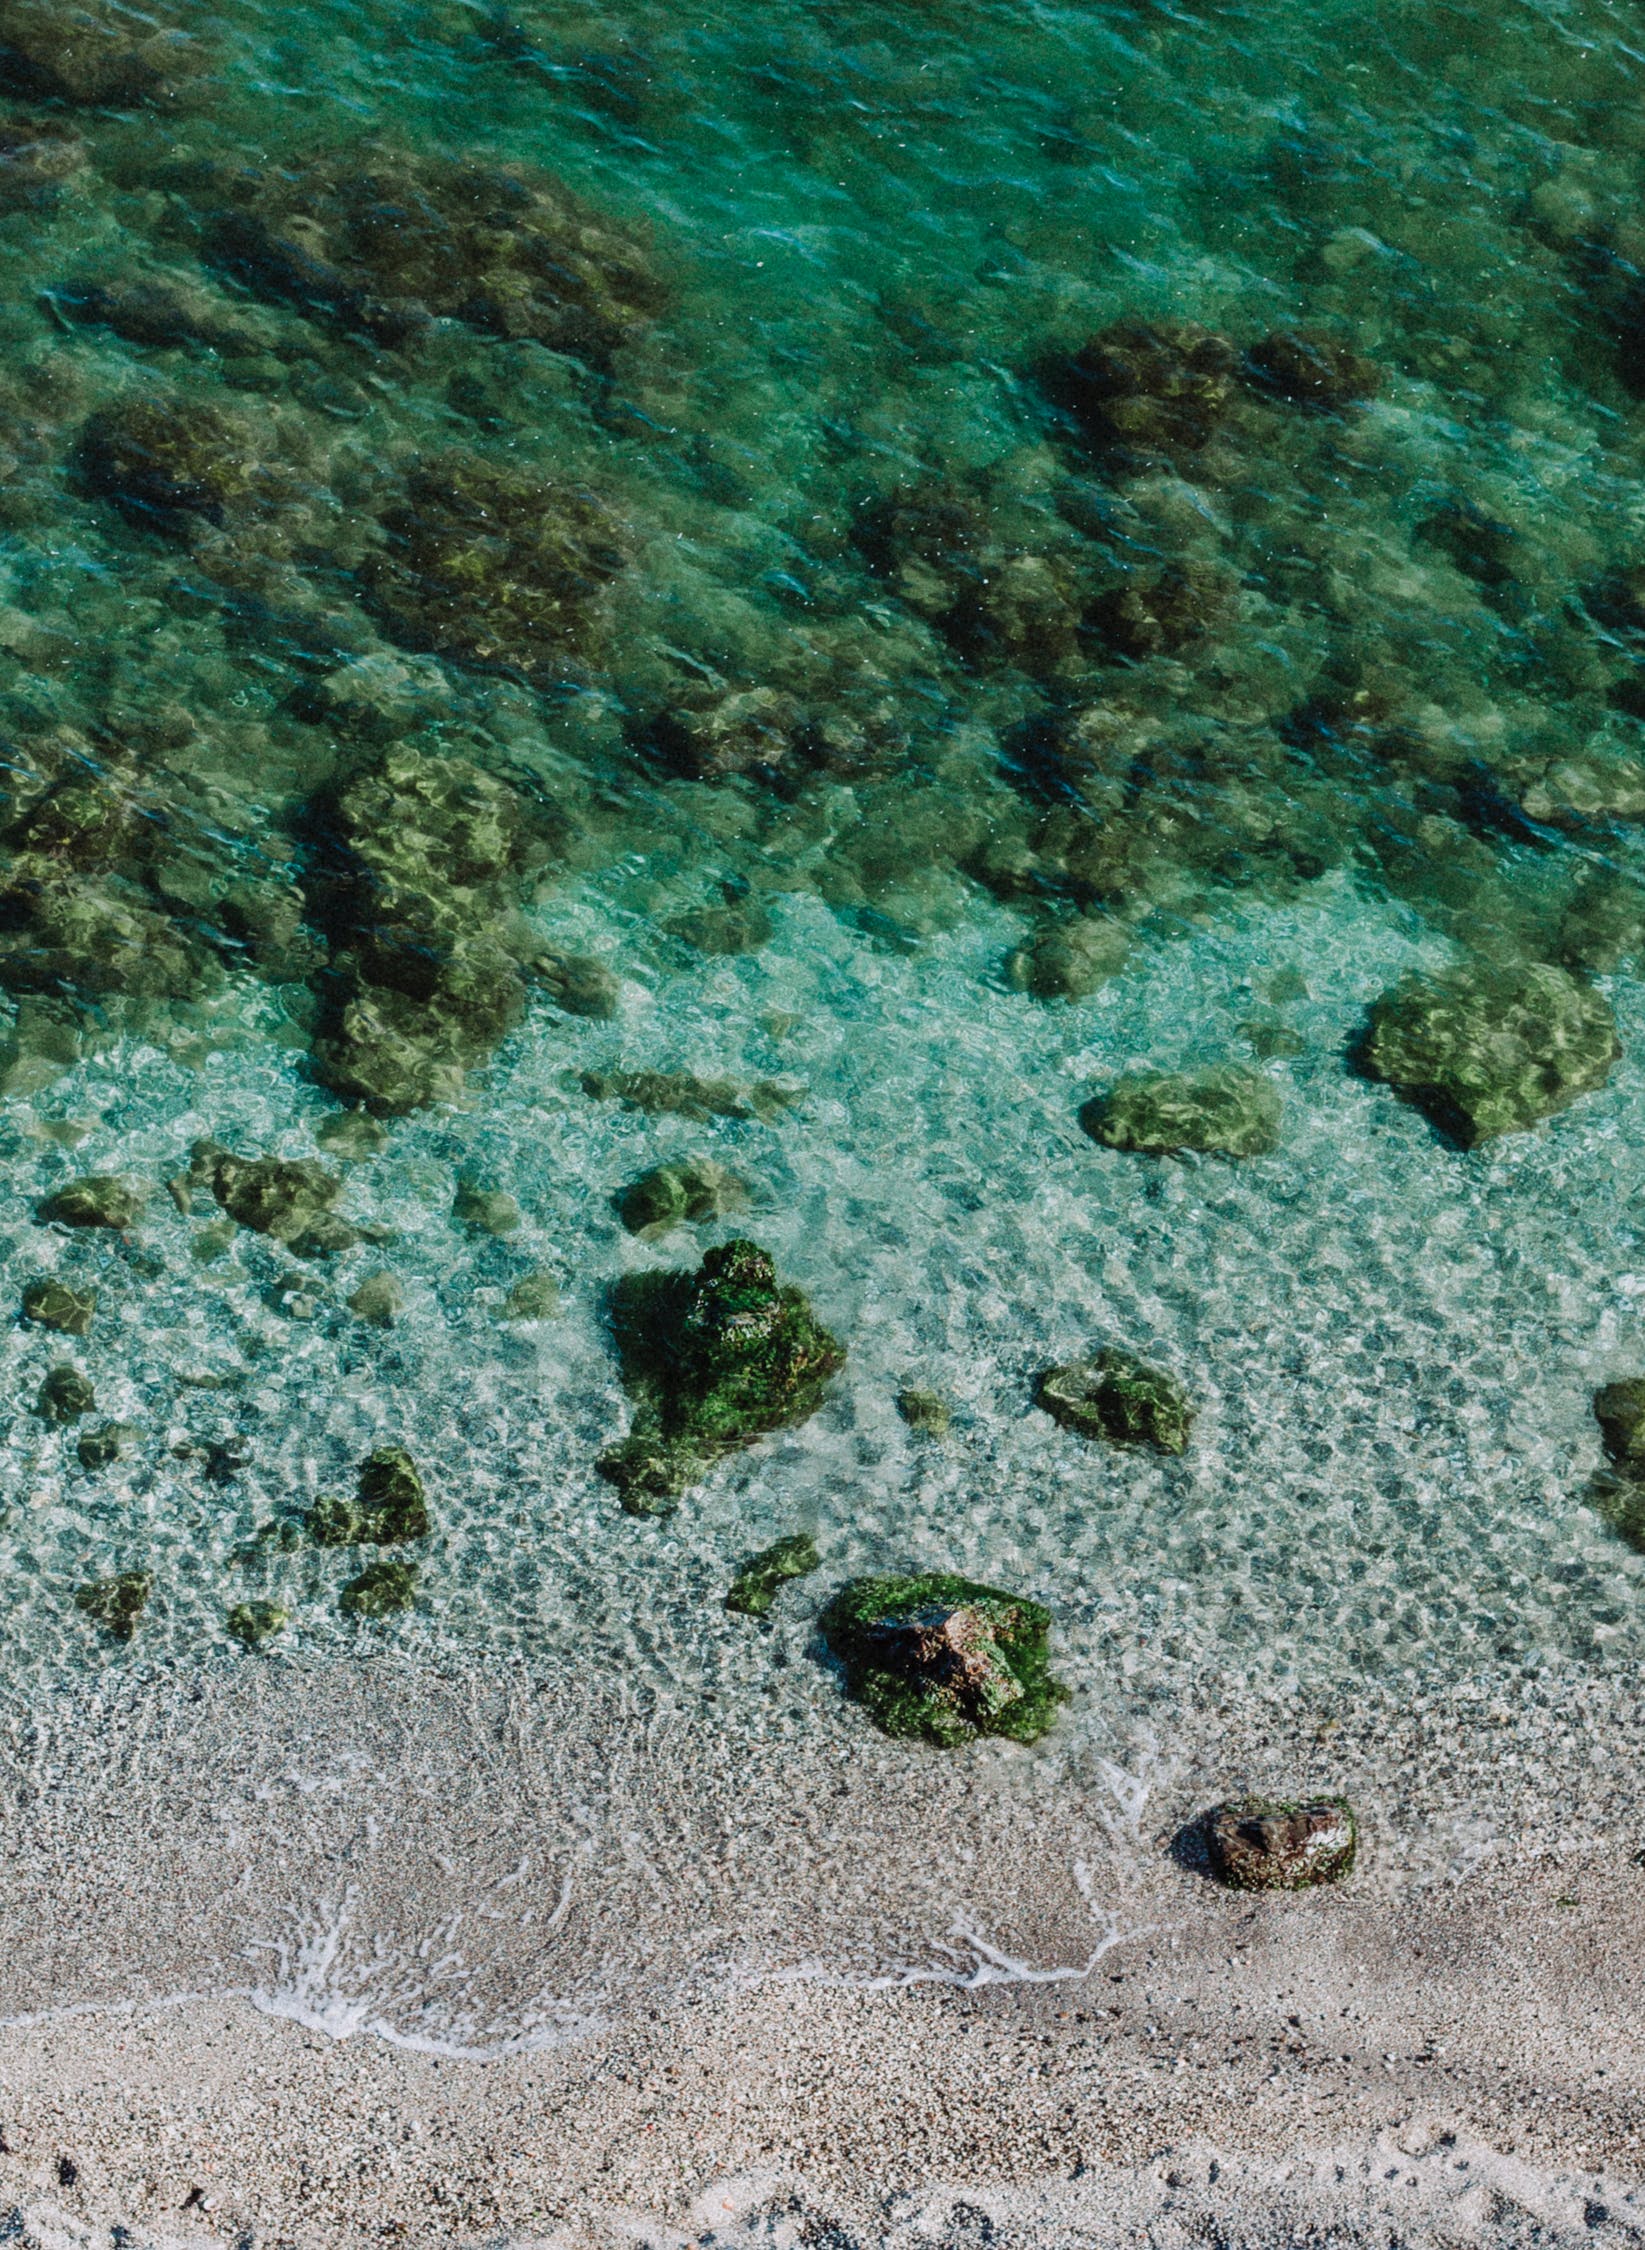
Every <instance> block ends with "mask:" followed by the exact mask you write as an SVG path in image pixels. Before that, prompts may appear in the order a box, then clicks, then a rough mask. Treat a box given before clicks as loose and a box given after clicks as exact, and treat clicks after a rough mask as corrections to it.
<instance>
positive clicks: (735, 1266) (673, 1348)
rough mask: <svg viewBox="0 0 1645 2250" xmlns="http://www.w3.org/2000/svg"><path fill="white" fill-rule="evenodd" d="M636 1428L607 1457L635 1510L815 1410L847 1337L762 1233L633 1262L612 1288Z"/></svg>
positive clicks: (662, 1502) (668, 1501)
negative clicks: (652, 1263)
mask: <svg viewBox="0 0 1645 2250" xmlns="http://www.w3.org/2000/svg"><path fill="white" fill-rule="evenodd" d="M612 1330H613V1334H614V1336H615V1339H616V1344H617V1350H618V1354H619V1356H620V1358H621V1361H622V1371H623V1381H624V1383H625V1385H626V1386H627V1388H628V1391H629V1394H630V1396H631V1397H632V1398H633V1399H634V1401H635V1405H636V1412H635V1417H634V1429H633V1433H632V1435H631V1436H630V1437H629V1438H627V1439H626V1440H624V1441H623V1443H622V1444H620V1445H617V1446H613V1447H612V1448H611V1449H610V1450H609V1451H608V1452H606V1453H604V1454H603V1455H602V1456H601V1458H600V1464H599V1467H600V1473H601V1475H602V1476H604V1477H605V1478H607V1480H608V1481H609V1482H611V1483H612V1484H615V1485H617V1486H618V1488H619V1489H620V1490H621V1492H622V1494H623V1504H624V1506H625V1507H627V1508H628V1509H629V1510H630V1512H631V1513H634V1514H641V1515H656V1514H666V1513H669V1512H671V1511H672V1508H673V1505H674V1503H675V1502H676V1500H677V1499H678V1496H679V1494H680V1493H681V1492H683V1491H684V1490H685V1488H686V1487H687V1486H688V1485H690V1484H693V1483H695V1482H696V1481H697V1479H698V1478H699V1477H700V1476H702V1475H703V1473H704V1471H705V1470H706V1469H707V1468H708V1467H709V1465H710V1464H711V1463H712V1462H714V1461H715V1460H717V1459H718V1458H719V1457H720V1456H721V1455H723V1454H726V1453H729V1452H733V1451H735V1450H737V1449H738V1448H739V1447H742V1446H746V1445H752V1444H753V1443H754V1442H755V1440H756V1439H757V1438H760V1437H763V1436H764V1435H765V1434H766V1433H767V1432H768V1431H771V1430H776V1429H783V1428H788V1427H791V1426H792V1425H793V1424H795V1423H798V1422H803V1421H806V1420H807V1419H808V1418H809V1417H810V1416H811V1415H813V1414H814V1413H815V1412H816V1411H817V1408H818V1407H819V1406H820V1405H821V1404H822V1399H823V1393H824V1391H825V1389H826V1387H827V1384H828V1381H829V1378H830V1377H831V1376H832V1375H834V1374H836V1373H837V1372H838V1370H839V1369H840V1368H841V1367H843V1366H844V1364H845V1352H844V1350H843V1348H842V1347H841V1345H840V1344H839V1343H838V1341H837V1340H836V1339H835V1338H834V1337H833V1336H831V1335H830V1334H829V1332H828V1330H827V1329H826V1328H824V1327H822V1326H821V1325H820V1323H819V1322H818V1321H817V1320H816V1319H815V1317H814V1316H813V1314H812V1311H811V1308H810V1306H809V1305H808V1304H807V1303H806V1300H805V1298H804V1296H803V1295H802V1294H801V1292H800V1291H799V1290H798V1289H795V1288H791V1287H788V1286H785V1285H784V1284H783V1283H781V1282H779V1281H778V1279H777V1274H776V1269H775V1267H774V1266H773V1265H772V1262H771V1259H770V1257H769V1256H768V1254H767V1253H766V1252H765V1251H764V1250H762V1249H760V1248H759V1247H758V1245H757V1244H755V1243H752V1242H744V1241H740V1240H737V1241H731V1242H724V1243H721V1244H720V1245H719V1247H718V1248H717V1249H713V1250H710V1251H708V1252H707V1253H706V1255H705V1256H704V1258H703V1261H702V1264H701V1266H700V1267H699V1268H698V1270H697V1272H696V1273H694V1274H690V1273H644V1274H626V1275H624V1277H623V1278H622V1280H620V1281H619V1282H618V1284H617V1286H616V1289H615V1291H614V1292H613V1297H612Z"/></svg>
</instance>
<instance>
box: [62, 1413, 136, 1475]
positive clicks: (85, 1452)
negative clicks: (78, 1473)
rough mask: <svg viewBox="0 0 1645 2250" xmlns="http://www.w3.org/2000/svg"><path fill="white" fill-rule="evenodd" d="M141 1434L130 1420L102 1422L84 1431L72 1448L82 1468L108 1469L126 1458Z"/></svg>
mask: <svg viewBox="0 0 1645 2250" xmlns="http://www.w3.org/2000/svg"><path fill="white" fill-rule="evenodd" d="M141 1435H142V1432H141V1431H140V1430H139V1429H137V1428H136V1427H135V1425H134V1424H132V1423H130V1422H103V1423H100V1424H99V1425H98V1427H97V1428H96V1429H95V1430H87V1431H85V1432H84V1434H83V1435H82V1437H81V1439H80V1442H79V1444H78V1445H76V1447H75V1449H74V1450H75V1453H76V1455H77V1457H78V1459H79V1462H80V1466H81V1468H82V1469H108V1468H112V1467H113V1465H114V1463H115V1462H116V1461H123V1460H124V1459H125V1458H126V1456H127V1455H128V1454H129V1453H130V1452H131V1451H132V1449H133V1448H134V1446H135V1445H136V1443H137V1440H138V1438H139V1437H140V1436H141Z"/></svg>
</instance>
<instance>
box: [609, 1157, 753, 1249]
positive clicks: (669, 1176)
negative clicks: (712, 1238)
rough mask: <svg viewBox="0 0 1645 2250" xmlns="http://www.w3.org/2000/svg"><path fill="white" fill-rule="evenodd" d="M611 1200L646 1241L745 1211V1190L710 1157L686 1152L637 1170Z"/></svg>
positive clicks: (626, 1222) (636, 1232)
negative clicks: (672, 1160)
mask: <svg viewBox="0 0 1645 2250" xmlns="http://www.w3.org/2000/svg"><path fill="white" fill-rule="evenodd" d="M613 1201H614V1203H615V1206H616V1212H617V1216H618V1218H619V1219H621V1221H622V1222H623V1225H624V1226H625V1227H626V1228H627V1229H628V1231H629V1233H630V1234H637V1235H638V1236H639V1237H640V1238H641V1240H642V1241H647V1240H650V1239H651V1238H652V1237H653V1236H656V1235H662V1234H668V1233H669V1232H671V1230H672V1229H673V1228H675V1227H678V1226H699V1225H702V1224H704V1223H705V1222H706V1221H708V1220H710V1219H719V1218H723V1217H724V1216H725V1215H726V1214H727V1213H728V1212H731V1211H744V1210H746V1209H747V1208H748V1190H747V1188H746V1187H745V1186H744V1184H743V1182H742V1181H741V1180H739V1179H738V1177H737V1175H736V1174H735V1173H734V1172H728V1171H727V1170H726V1168H725V1166H724V1165H723V1164H716V1163H715V1162H714V1160H713V1158H712V1157H708V1156H688V1157H685V1158H683V1159H682V1160H681V1161H680V1162H679V1163H677V1164H658V1165H656V1166H655V1167H654V1168H653V1169H652V1170H651V1171H649V1172H642V1173H641V1175H640V1177H639V1178H638V1179H637V1180H631V1181H630V1182H629V1184H628V1186H627V1187H625V1188H624V1189H623V1190H622V1191H621V1193H620V1194H618V1195H617V1196H616V1197H614V1199H613Z"/></svg>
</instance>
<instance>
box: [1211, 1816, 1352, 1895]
mask: <svg viewBox="0 0 1645 2250" xmlns="http://www.w3.org/2000/svg"><path fill="white" fill-rule="evenodd" d="M1358 1840H1359V1838H1358V1830H1357V1827H1356V1824H1355V1821H1354V1815H1353V1812H1352V1810H1351V1809H1350V1807H1349V1805H1348V1803H1347V1801H1346V1799H1344V1798H1342V1797H1315V1798H1310V1799H1309V1800H1308V1801H1307V1802H1305V1803H1302V1804H1278V1803H1275V1802H1273V1801H1272V1800H1270V1799H1268V1798H1266V1797H1241V1798H1238V1799H1236V1800H1235V1801H1234V1802H1232V1803H1230V1804H1226V1805H1218V1806H1217V1807H1216V1809H1215V1810H1214V1811H1213V1812H1212V1813H1210V1814H1209V1815H1208V1817H1207V1819H1206V1821H1205V1843H1206V1848H1207V1850H1208V1852H1209V1854H1210V1859H1211V1867H1212V1871H1213V1873H1214V1874H1215V1875H1216V1877H1217V1879H1218V1881H1219V1882H1223V1883H1226V1884H1227V1885H1228V1887H1229V1889H1230V1890H1236V1891H1303V1890H1310V1889H1312V1888H1313V1887H1314V1885H1315V1884H1318V1883H1340V1882H1341V1881H1342V1880H1343V1878H1344V1877H1345V1876H1346V1875H1348V1874H1350V1873H1352V1871H1353V1865H1354V1853H1355V1850H1356V1848H1357V1845H1358Z"/></svg>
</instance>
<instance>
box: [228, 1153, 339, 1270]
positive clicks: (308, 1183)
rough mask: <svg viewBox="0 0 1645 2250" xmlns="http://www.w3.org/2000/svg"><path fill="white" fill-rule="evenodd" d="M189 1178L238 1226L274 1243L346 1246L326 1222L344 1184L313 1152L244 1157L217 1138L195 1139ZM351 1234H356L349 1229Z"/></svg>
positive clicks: (318, 1252) (319, 1249)
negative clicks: (307, 1241) (292, 1156)
mask: <svg viewBox="0 0 1645 2250" xmlns="http://www.w3.org/2000/svg"><path fill="white" fill-rule="evenodd" d="M189 1178H190V1180H191V1181H192V1182H193V1183H194V1184H196V1185H199V1186H205V1187H208V1188H209V1189H210V1190H211V1192H212V1194H213V1195H214V1196H215V1197H216V1198H217V1201H218V1202H219V1203H220V1204H221V1205H222V1207H223V1209H224V1210H225V1211H226V1212H227V1213H228V1215H229V1217H230V1218H231V1219H233V1220H234V1222H235V1223H236V1225H238V1226H242V1227H249V1228H250V1229H251V1230H252V1231H253V1232H254V1233H257V1234H266V1235H270V1236H272V1238H273V1239H274V1240H275V1241H276V1242H291V1243H296V1242H298V1241H300V1240H305V1239H309V1238H312V1239H313V1241H314V1244H315V1247H316V1251H317V1254H320V1255H324V1254H326V1253H325V1251H324V1250H323V1249H322V1248H321V1247H320V1246H321V1245H322V1244H324V1243H326V1242H330V1244H331V1246H332V1248H337V1249H341V1248H347V1247H348V1244H347V1243H344V1242H341V1241H339V1240H337V1239H336V1237H335V1236H334V1235H333V1234H332V1233H331V1232H330V1230H329V1229H328V1228H327V1226H326V1221H327V1220H328V1219H329V1218H330V1215H331V1206H332V1204H333V1203H334V1202H335V1201H336V1199H337V1196H338V1194H339V1192H340V1191H341V1188H342V1184H343V1183H342V1181H341V1180H340V1179H338V1177H337V1175H336V1174H335V1173H334V1172H328V1171H327V1170H326V1168H325V1166H324V1165H323V1164H319V1163H316V1162H315V1161H314V1160H313V1159H312V1158H311V1157H297V1158H295V1159H287V1158H284V1157H278V1156H260V1157H255V1158H250V1159H248V1158H246V1157H241V1156H234V1155H231V1154H230V1152H229V1151H228V1150H227V1149H226V1148H223V1147H222V1146H220V1144H219V1143H218V1142H216V1141H196V1142H195V1144H194V1147H193V1149H192V1150H191V1151H190V1161H189ZM349 1239H350V1241H352V1240H353V1239H354V1237H353V1233H352V1230H349Z"/></svg>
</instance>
